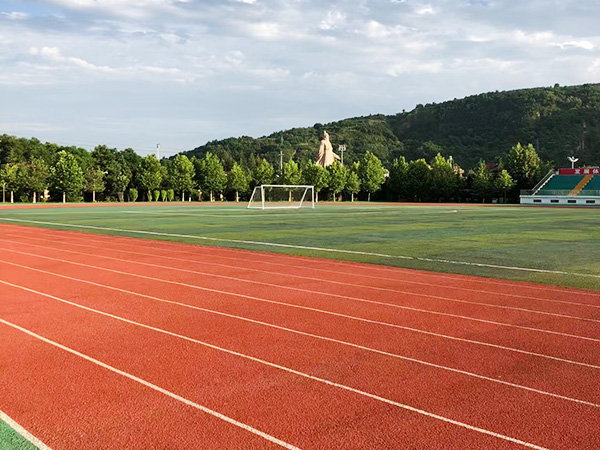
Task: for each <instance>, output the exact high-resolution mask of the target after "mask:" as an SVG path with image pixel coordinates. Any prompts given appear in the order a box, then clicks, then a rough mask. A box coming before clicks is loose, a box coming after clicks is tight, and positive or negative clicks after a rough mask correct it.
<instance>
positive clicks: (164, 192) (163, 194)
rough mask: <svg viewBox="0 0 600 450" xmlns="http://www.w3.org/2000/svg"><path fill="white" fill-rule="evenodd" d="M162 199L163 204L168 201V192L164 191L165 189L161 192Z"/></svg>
mask: <svg viewBox="0 0 600 450" xmlns="http://www.w3.org/2000/svg"><path fill="white" fill-rule="evenodd" d="M160 199H161V200H162V201H163V202H166V201H167V191H166V190H164V189H163V190H162V191H160Z"/></svg>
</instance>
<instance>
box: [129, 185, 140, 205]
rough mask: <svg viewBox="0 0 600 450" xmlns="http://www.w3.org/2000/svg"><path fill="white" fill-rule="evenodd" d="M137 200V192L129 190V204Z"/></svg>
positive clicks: (132, 189) (133, 189)
mask: <svg viewBox="0 0 600 450" xmlns="http://www.w3.org/2000/svg"><path fill="white" fill-rule="evenodd" d="M137 198H138V190H137V189H135V188H130V189H129V201H130V202H135V201H136V200H137Z"/></svg>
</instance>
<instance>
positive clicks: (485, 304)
mask: <svg viewBox="0 0 600 450" xmlns="http://www.w3.org/2000/svg"><path fill="white" fill-rule="evenodd" d="M1 241H3V242H11V243H14V244H20V245H27V246H30V247H38V248H43V249H46V250H58V251H61V252H65V253H71V254H75V255H82V256H88V257H89V256H93V257H95V258H104V259H109V260H112V261H119V262H125V263H133V264H139V265H142V266H148V267H156V268H158V269H168V270H173V271H175V272H183V273H190V274H194V275H203V276H207V277H213V278H222V279H226V280H232V281H236V282H243V283H248V284H257V285H261V286H269V287H275V288H280V289H286V290H290V291H297V292H305V293H308V294H317V295H324V296H330V297H337V298H343V299H348V300H353V301H359V302H364V303H372V304H378V305H384V306H389V307H392V308H398V309H407V310H412V311H418V312H423V313H429V314H440V315H441V314H444V315H449V314H447V313H438V312H434V311H429V310H425V309H418V308H412V307H409V306H402V305H397V304H394V303H386V302H379V301H375V300H367V299H363V298H359V297H349V296H345V295H340V294H328V293H324V292H321V291H314V290H309V289H301V288H296V287H292V286H285V285H280V284H274V283H266V282H262V281H255V280H247V279H244V278H237V277H231V276H227V275H218V274H213V273H208V272H200V271H197V270H188V269H180V268H176V267H171V266H163V265H161V264H152V263H146V262H142V261H136V260H130V259H123V258H116V257H113V256H104V255H98V254H93V255H91V254H89V253H85V252H78V251H75V250H66V249H64V248H59V249H56V248H53V247H48V246H45V245H38V244H31V243H28V242H22V241H12V240H10V239H1ZM5 250H6V251H16V250H7V249H5ZM391 292H394V293H397V294H403V295H409V296H415V297H424V298H432V299H436V300H443V301H447V302H454V303H463V304H467V305H477V306H485V307H486V308H496V309H506V310H511V311H520V312H526V313H530V314H540V315H544V316H552V317H560V318H562V319H570V320H582V321H585V322H595V323H600V320H599V319H591V318H588V317H579V316H571V315H568V314H559V313H552V312H548V311H538V310H535V309H528V308H520V307H516V306H503V305H496V304H493V303H483V302H474V301H468V300H460V299H455V298H450V297H442V296H439V295H431V294H420V293H417V292H410V291H400V290H392V291H391ZM457 317H461V318H464V317H463V316H457Z"/></svg>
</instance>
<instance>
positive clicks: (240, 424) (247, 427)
mask: <svg viewBox="0 0 600 450" xmlns="http://www.w3.org/2000/svg"><path fill="white" fill-rule="evenodd" d="M3 283H5V282H3ZM6 284H10V283H6ZM15 287H18V286H15ZM25 290H30V289H25ZM31 292H33V293H37V294H40V295H43V296H46V297H51V296H48V295H47V294H43V293H38V292H36V291H31ZM56 300H60V299H56ZM83 308H84V309H89V308H85V307H83ZM90 311H92V312H97V313H98V314H102V315H105V316H108V317H112V318H114V319H117V320H122V321H123V322H127V323H130V324H133V325H138V326H142V327H144V328H149V329H152V330H155V331H160V332H163V333H165V334H169V335H172V336H177V337H180V336H178V335H175V334H173V333H169V332H168V331H164V330H160V329H158V328H153V327H149V326H147V325H143V324H138V323H136V322H132V321H130V320H127V319H123V318H119V317H118V316H111V315H110V314H106V313H102V312H100V311H94V310H90ZM0 323H3V324H4V325H7V326H9V327H12V328H15V329H17V330H19V331H21V332H23V333H25V334H28V335H29V336H32V337H34V338H36V339H39V340H40V341H42V342H45V343H47V344H50V345H53V346H54V347H57V348H59V349H61V350H64V351H66V352H69V353H71V354H73V355H75V356H78V357H80V358H83V359H85V360H86V361H89V362H91V363H94V364H96V365H98V366H100V367H103V368H104V369H108V370H110V371H111V372H114V373H116V374H118V375H122V376H124V377H126V378H129V379H130V380H133V381H135V382H137V383H140V384H141V385H143V386H146V387H149V388H150V389H153V390H155V391H157V392H160V393H161V394H164V395H166V396H168V397H171V398H173V399H175V400H178V401H180V402H182V403H184V404H186V405H188V406H191V407H193V408H196V409H199V410H200V411H202V412H205V413H207V414H210V415H211V416H214V417H216V418H218V419H221V420H223V421H225V422H227V423H230V424H232V425H235V426H236V427H238V428H241V429H243V430H246V431H249V432H250V433H252V434H255V435H257V436H260V437H261V438H263V439H266V440H267V441H269V442H272V443H274V444H277V445H279V446H281V447H284V448H287V449H290V450H300V449H299V448H298V447H295V446H293V445H291V444H288V443H287V442H284V441H282V440H280V439H277V438H276V437H273V436H271V435H270V434H267V433H265V432H263V431H260V430H257V429H256V428H253V427H251V426H250V425H246V424H245V423H243V422H238V421H237V420H235V419H232V418H231V417H228V416H226V415H224V414H221V413H219V412H217V411H214V410H212V409H209V408H207V407H206V406H202V405H200V404H198V403H195V402H193V401H191V400H188V399H187V398H185V397H182V396H180V395H177V394H175V393H174V392H171V391H168V390H166V389H163V388H161V387H160V386H157V385H156V384H153V383H150V382H149V381H146V380H144V379H142V378H139V377H136V376H135V375H132V374H130V373H128V372H125V371H123V370H120V369H117V368H116V367H113V366H111V365H109V364H106V363H104V362H102V361H100V360H98V359H95V358H92V357H91V356H88V355H85V354H83V353H81V352H78V351H77V350H74V349H72V348H69V347H66V346H64V345H62V344H59V343H58V342H56V341H53V340H50V339H48V338H45V337H43V336H41V335H39V334H37V333H34V332H33V331H30V330H28V329H26V328H23V327H20V326H19V325H16V324H14V323H11V322H8V321H7V320H4V319H2V318H0ZM181 338H183V339H187V340H191V339H189V338H185V336H181ZM198 343H200V342H199V341H198Z"/></svg>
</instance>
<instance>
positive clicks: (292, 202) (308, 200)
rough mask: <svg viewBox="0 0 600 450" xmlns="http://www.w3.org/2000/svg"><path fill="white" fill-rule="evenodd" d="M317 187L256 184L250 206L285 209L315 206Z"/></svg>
mask: <svg viewBox="0 0 600 450" xmlns="http://www.w3.org/2000/svg"><path fill="white" fill-rule="evenodd" d="M314 207H315V187H314V186H305V185H291V184H263V185H261V186H256V187H255V188H254V191H252V195H251V196H250V201H249V202H248V208H254V209H284V208H314Z"/></svg>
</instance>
